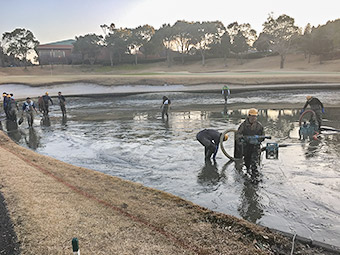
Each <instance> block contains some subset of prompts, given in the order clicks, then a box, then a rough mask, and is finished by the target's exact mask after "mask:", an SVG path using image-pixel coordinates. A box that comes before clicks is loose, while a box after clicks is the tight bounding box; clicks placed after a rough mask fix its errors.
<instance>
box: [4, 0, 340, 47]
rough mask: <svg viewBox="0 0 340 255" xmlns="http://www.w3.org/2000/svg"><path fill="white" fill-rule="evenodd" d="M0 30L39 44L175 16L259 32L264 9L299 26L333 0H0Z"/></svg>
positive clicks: (328, 12) (323, 16)
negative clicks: (28, 34) (21, 31)
mask: <svg viewBox="0 0 340 255" xmlns="http://www.w3.org/2000/svg"><path fill="white" fill-rule="evenodd" d="M0 3H1V9H0V16H1V22H0V33H1V34H3V33H4V32H9V31H13V30H14V29H15V28H18V27H21V28H26V29H29V30H31V31H32V32H33V34H34V35H35V37H36V38H37V39H38V40H39V41H40V43H48V42H53V41H60V40H64V39H72V38H74V37H75V36H80V35H85V34H88V33H96V34H103V31H102V30H101V29H100V25H102V24H111V23H114V24H115V25H116V27H128V28H135V27H137V26H139V25H144V24H149V25H151V26H153V27H154V28H155V29H158V28H159V27H160V26H161V25H162V24H164V23H169V24H170V25H173V24H174V23H175V22H176V21H177V20H186V21H216V20H219V21H222V23H223V24H224V25H225V26H227V25H228V24H230V23H232V22H234V21H237V22H238V23H250V25H251V26H252V28H254V29H255V30H256V31H257V34H259V33H260V32H261V30H262V24H263V23H264V22H265V21H266V19H267V17H268V14H269V13H273V14H274V16H275V17H278V16H279V15H281V14H287V15H289V16H291V17H293V18H294V19H295V23H296V24H297V25H298V26H299V27H302V28H304V27H305V26H306V24H307V23H311V25H312V26H318V25H323V24H325V23H326V22H327V21H329V20H335V19H338V18H340V15H339V11H338V10H339V6H340V4H339V1H338V0H325V1H307V0H300V1H296V0H286V1H284V2H281V1H280V2H277V1H271V0H259V1H249V0H244V1H228V0H211V1H194V0H186V1H183V0H173V1H163V0H141V1H139V0H126V1H118V0H101V1H91V0H72V1H69V0H58V1H56V0H49V1H45V0H33V1H26V0H17V1H5V0H0Z"/></svg>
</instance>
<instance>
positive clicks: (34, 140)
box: [25, 127, 39, 150]
mask: <svg viewBox="0 0 340 255" xmlns="http://www.w3.org/2000/svg"><path fill="white" fill-rule="evenodd" d="M25 142H26V144H27V146H28V147H29V148H31V149H33V150H36V149H37V148H38V147H39V137H38V135H37V133H36V131H35V130H34V128H33V127H30V128H29V130H28V139H27V135H26V136H25Z"/></svg>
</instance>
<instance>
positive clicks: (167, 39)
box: [154, 24, 175, 67]
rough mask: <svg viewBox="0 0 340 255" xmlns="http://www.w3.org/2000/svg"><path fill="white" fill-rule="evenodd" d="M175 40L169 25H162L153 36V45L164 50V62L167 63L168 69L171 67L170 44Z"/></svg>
mask: <svg viewBox="0 0 340 255" xmlns="http://www.w3.org/2000/svg"><path fill="white" fill-rule="evenodd" d="M174 38H175V31H174V29H173V28H172V27H171V26H170V24H163V25H162V27H161V28H160V29H158V30H157V31H156V32H155V35H154V40H155V41H154V42H155V44H161V45H162V47H163V48H164V49H165V53H166V61H167V63H168V67H170V66H171V62H172V60H171V56H170V54H171V49H172V43H173V40H174Z"/></svg>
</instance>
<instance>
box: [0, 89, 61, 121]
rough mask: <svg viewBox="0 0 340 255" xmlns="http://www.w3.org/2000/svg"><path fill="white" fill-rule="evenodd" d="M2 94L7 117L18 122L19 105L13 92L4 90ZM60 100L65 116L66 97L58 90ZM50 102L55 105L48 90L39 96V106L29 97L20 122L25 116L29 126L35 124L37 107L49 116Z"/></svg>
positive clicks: (24, 104)
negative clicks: (8, 92)
mask: <svg viewBox="0 0 340 255" xmlns="http://www.w3.org/2000/svg"><path fill="white" fill-rule="evenodd" d="M2 96H3V109H4V112H5V114H6V119H7V120H9V121H13V122H17V114H18V112H19V107H18V104H17V102H16V101H15V99H14V96H13V94H7V93H6V92H4V93H3V95H2ZM58 101H59V105H60V109H61V112H62V114H63V117H64V116H66V99H65V97H64V96H63V95H62V94H61V92H58ZM50 103H51V104H52V105H53V100H52V98H51V97H50V96H49V94H48V92H46V93H45V94H44V95H43V96H39V97H38V107H36V104H35V103H34V101H33V100H32V99H31V98H30V97H27V98H26V101H25V102H24V103H23V104H22V116H21V118H20V119H19V121H18V124H21V123H22V122H23V119H24V117H26V119H27V123H28V126H29V127H31V126H32V125H33V120H34V112H35V113H37V114H38V111H37V108H38V110H39V112H41V113H43V116H44V117H45V118H46V117H48V113H49V104H50Z"/></svg>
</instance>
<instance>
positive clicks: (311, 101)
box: [300, 96, 325, 132]
mask: <svg viewBox="0 0 340 255" xmlns="http://www.w3.org/2000/svg"><path fill="white" fill-rule="evenodd" d="M306 99H307V101H306V103H305V105H304V106H303V108H302V110H301V113H300V114H302V113H303V112H304V111H305V110H306V108H307V106H308V105H309V106H310V108H311V109H312V110H313V111H314V112H315V115H316V121H317V122H318V125H319V132H320V131H321V130H320V129H321V124H322V114H323V113H325V109H324V107H323V104H322V103H321V101H320V100H319V99H317V98H316V97H312V96H306Z"/></svg>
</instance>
